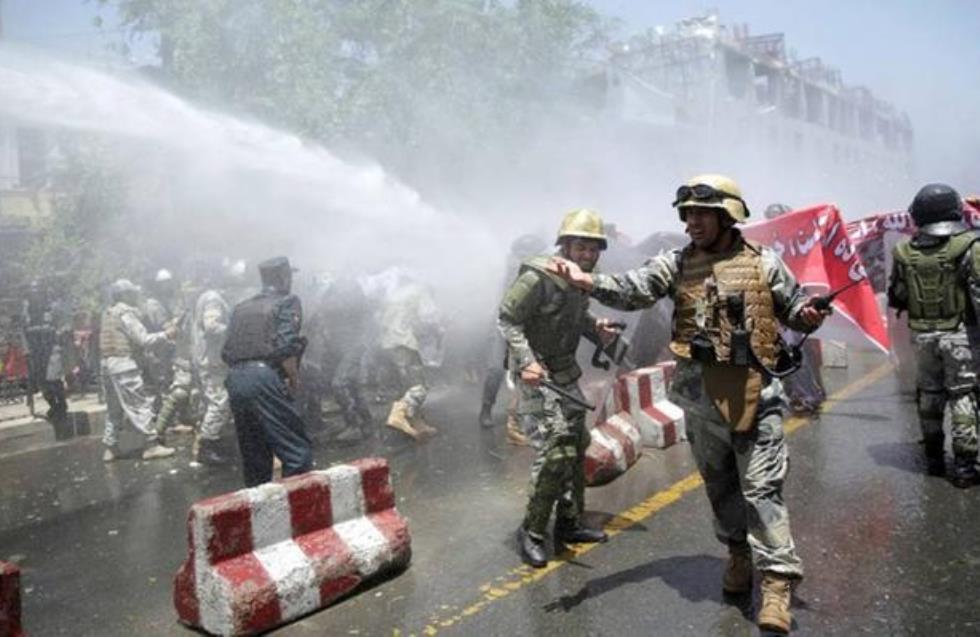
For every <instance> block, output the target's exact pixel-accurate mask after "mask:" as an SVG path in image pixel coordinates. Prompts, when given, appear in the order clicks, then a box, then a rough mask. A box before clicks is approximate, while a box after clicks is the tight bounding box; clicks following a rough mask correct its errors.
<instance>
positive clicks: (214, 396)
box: [198, 367, 231, 440]
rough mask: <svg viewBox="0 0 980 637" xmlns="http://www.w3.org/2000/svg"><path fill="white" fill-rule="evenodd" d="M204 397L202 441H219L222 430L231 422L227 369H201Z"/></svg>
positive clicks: (199, 373)
mask: <svg viewBox="0 0 980 637" xmlns="http://www.w3.org/2000/svg"><path fill="white" fill-rule="evenodd" d="M198 375H199V376H200V378H201V388H202V390H203V397H204V416H203V417H202V418H201V439H202V440H219V439H220V438H221V430H222V429H224V427H225V425H226V424H228V423H229V422H231V404H230V403H229V402H228V390H227V389H225V379H226V378H227V377H228V368H227V367H216V368H201V369H200V370H199V372H198Z"/></svg>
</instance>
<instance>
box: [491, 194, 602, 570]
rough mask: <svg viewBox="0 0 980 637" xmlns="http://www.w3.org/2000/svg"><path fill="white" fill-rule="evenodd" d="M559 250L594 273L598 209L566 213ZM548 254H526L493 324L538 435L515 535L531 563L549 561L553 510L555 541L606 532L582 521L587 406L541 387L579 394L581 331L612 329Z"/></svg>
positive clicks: (595, 334) (524, 414)
mask: <svg viewBox="0 0 980 637" xmlns="http://www.w3.org/2000/svg"><path fill="white" fill-rule="evenodd" d="M556 243H557V245H558V246H559V252H560V254H561V256H562V257H564V258H565V259H568V260H569V261H570V262H573V263H575V264H576V267H577V268H579V269H580V271H583V272H591V271H592V270H593V269H594V268H595V265H596V263H597V262H598V260H599V254H600V253H601V252H602V251H603V250H605V249H606V235H605V233H604V232H603V225H602V218H601V217H600V216H599V214H598V213H597V212H595V211H594V210H589V209H585V208H583V209H579V210H573V211H571V212H569V213H568V214H567V215H566V216H565V218H564V220H563V221H562V224H561V227H560V228H559V230H558V239H557V241H556ZM549 260H550V257H549V256H547V255H541V256H536V257H531V258H530V259H527V260H525V261H524V262H523V263H522V264H521V268H520V271H519V274H518V276H517V279H516V280H515V281H514V283H513V284H511V286H510V288H509V289H508V290H507V292H506V294H505V295H504V299H503V301H502V302H501V304H500V310H499V315H498V319H497V325H498V327H499V329H500V333H501V334H502V335H503V337H504V340H505V341H507V347H508V354H507V361H508V369H509V370H510V373H511V374H512V375H513V376H515V377H517V378H518V379H519V380H520V382H519V383H518V386H519V391H520V398H519V400H518V406H517V413H518V414H519V416H520V417H521V418H523V419H525V423H524V425H525V427H524V429H525V431H532V432H537V433H538V434H540V436H539V437H538V438H536V439H535V447H536V448H537V456H536V458H535V460H534V464H533V465H532V467H531V488H530V494H529V498H528V504H527V512H526V514H525V516H524V522H523V524H522V525H521V527H520V529H519V531H518V535H519V544H520V547H521V552H522V554H523V556H524V559H525V560H527V561H528V562H529V563H530V564H531V565H532V566H534V567H538V568H540V567H543V566H545V565H546V564H547V563H548V558H547V555H546V553H545V534H546V532H547V527H548V521H549V519H550V518H551V512H552V509H555V510H556V511H555V517H556V520H555V530H554V535H555V544H556V545H560V544H561V543H563V542H603V541H605V540H606V534H605V533H603V532H602V531H600V530H595V529H589V528H586V527H584V526H583V525H582V519H581V515H582V511H583V509H584V506H585V468H584V459H585V450H586V449H587V448H588V446H589V441H590V436H589V430H588V429H587V428H586V426H585V410H584V409H583V408H582V407H581V406H580V405H578V404H575V403H574V402H572V401H570V400H569V399H568V398H567V397H566V396H562V395H561V394H559V393H558V392H555V391H553V390H551V389H548V388H545V387H542V386H541V380H542V379H547V380H548V381H550V383H552V384H554V386H556V387H558V388H559V389H560V390H561V391H562V393H564V394H566V395H571V396H575V397H578V398H579V399H580V401H582V400H584V398H583V396H582V390H581V389H580V388H579V386H578V378H579V376H581V375H582V371H581V370H580V369H579V366H578V363H577V362H576V360H575V351H576V349H577V348H578V344H579V341H580V340H581V338H582V336H587V337H589V338H590V339H592V340H596V339H600V340H603V341H605V342H609V341H610V340H611V339H612V338H613V337H615V335H616V331H615V329H614V328H612V327H610V326H609V325H608V322H607V321H606V320H604V319H596V317H594V316H592V314H591V313H590V312H589V296H588V294H586V293H584V292H582V291H581V290H579V289H577V288H575V287H573V286H571V285H569V284H568V283H567V282H566V281H565V280H564V279H562V278H561V277H559V276H557V275H555V274H554V273H553V272H550V271H549V270H548V263H549Z"/></svg>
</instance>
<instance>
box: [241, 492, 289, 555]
mask: <svg viewBox="0 0 980 637" xmlns="http://www.w3.org/2000/svg"><path fill="white" fill-rule="evenodd" d="M244 493H245V497H247V498H248V500H249V502H250V503H251V505H252V506H251V507H249V508H250V510H251V513H252V546H269V545H272V544H275V543H276V542H282V541H283V540H285V539H287V538H290V537H292V535H293V529H292V518H291V516H290V512H289V495H288V493H287V492H286V487H284V486H283V485H281V484H278V483H275V482H267V483H265V484H262V485H259V486H257V487H255V488H254V489H248V490H247V491H245V492H244Z"/></svg>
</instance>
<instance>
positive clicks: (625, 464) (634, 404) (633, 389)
mask: <svg viewBox="0 0 980 637" xmlns="http://www.w3.org/2000/svg"><path fill="white" fill-rule="evenodd" d="M673 372H674V363H673V362H670V363H661V364H659V365H654V366H652V367H645V368H643V369H638V370H635V371H632V372H629V373H627V374H623V375H621V376H619V377H618V378H616V380H615V381H614V382H613V384H612V387H610V388H609V390H608V391H607V392H606V396H605V399H604V400H603V401H602V404H601V405H600V406H599V410H598V412H597V414H596V418H595V423H596V424H595V425H594V426H593V428H592V430H591V432H592V442H591V444H590V445H589V448H588V449H587V450H586V453H585V479H586V483H587V484H588V485H589V486H599V485H603V484H606V483H608V482H611V481H613V480H615V479H616V478H617V477H619V476H621V475H622V474H624V473H626V470H627V469H629V468H630V467H631V466H633V463H635V462H636V461H637V459H638V458H639V457H640V454H641V453H642V451H643V449H642V448H643V447H644V446H647V447H656V448H659V449H664V448H666V447H669V446H670V445H672V444H674V443H675V442H678V441H681V440H686V439H687V438H686V435H685V429H684V412H683V410H681V408H680V407H678V406H677V405H675V404H674V403H672V402H670V401H669V400H667V387H668V385H669V383H670V380H671V378H672V376H673Z"/></svg>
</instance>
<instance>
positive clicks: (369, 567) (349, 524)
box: [333, 517, 391, 577]
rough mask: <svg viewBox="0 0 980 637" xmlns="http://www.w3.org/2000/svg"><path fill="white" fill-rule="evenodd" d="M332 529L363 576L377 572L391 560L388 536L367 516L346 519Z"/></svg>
mask: <svg viewBox="0 0 980 637" xmlns="http://www.w3.org/2000/svg"><path fill="white" fill-rule="evenodd" d="M333 530H334V531H336V533H337V535H338V536H340V539H341V540H343V541H344V543H345V544H346V545H347V548H349V549H350V552H351V557H353V559H354V563H355V564H356V565H357V569H358V570H359V571H360V572H361V574H362V575H364V576H365V577H366V576H368V575H372V574H374V573H376V572H378V570H380V569H381V567H382V566H383V565H384V564H385V563H386V562H388V561H390V560H391V547H390V546H388V538H386V537H385V536H384V534H383V533H381V531H379V530H378V528H377V527H376V526H374V524H373V523H372V522H371V520H369V519H368V518H366V517H361V518H355V519H353V520H348V521H346V522H343V523H341V524H337V525H334V527H333Z"/></svg>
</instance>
